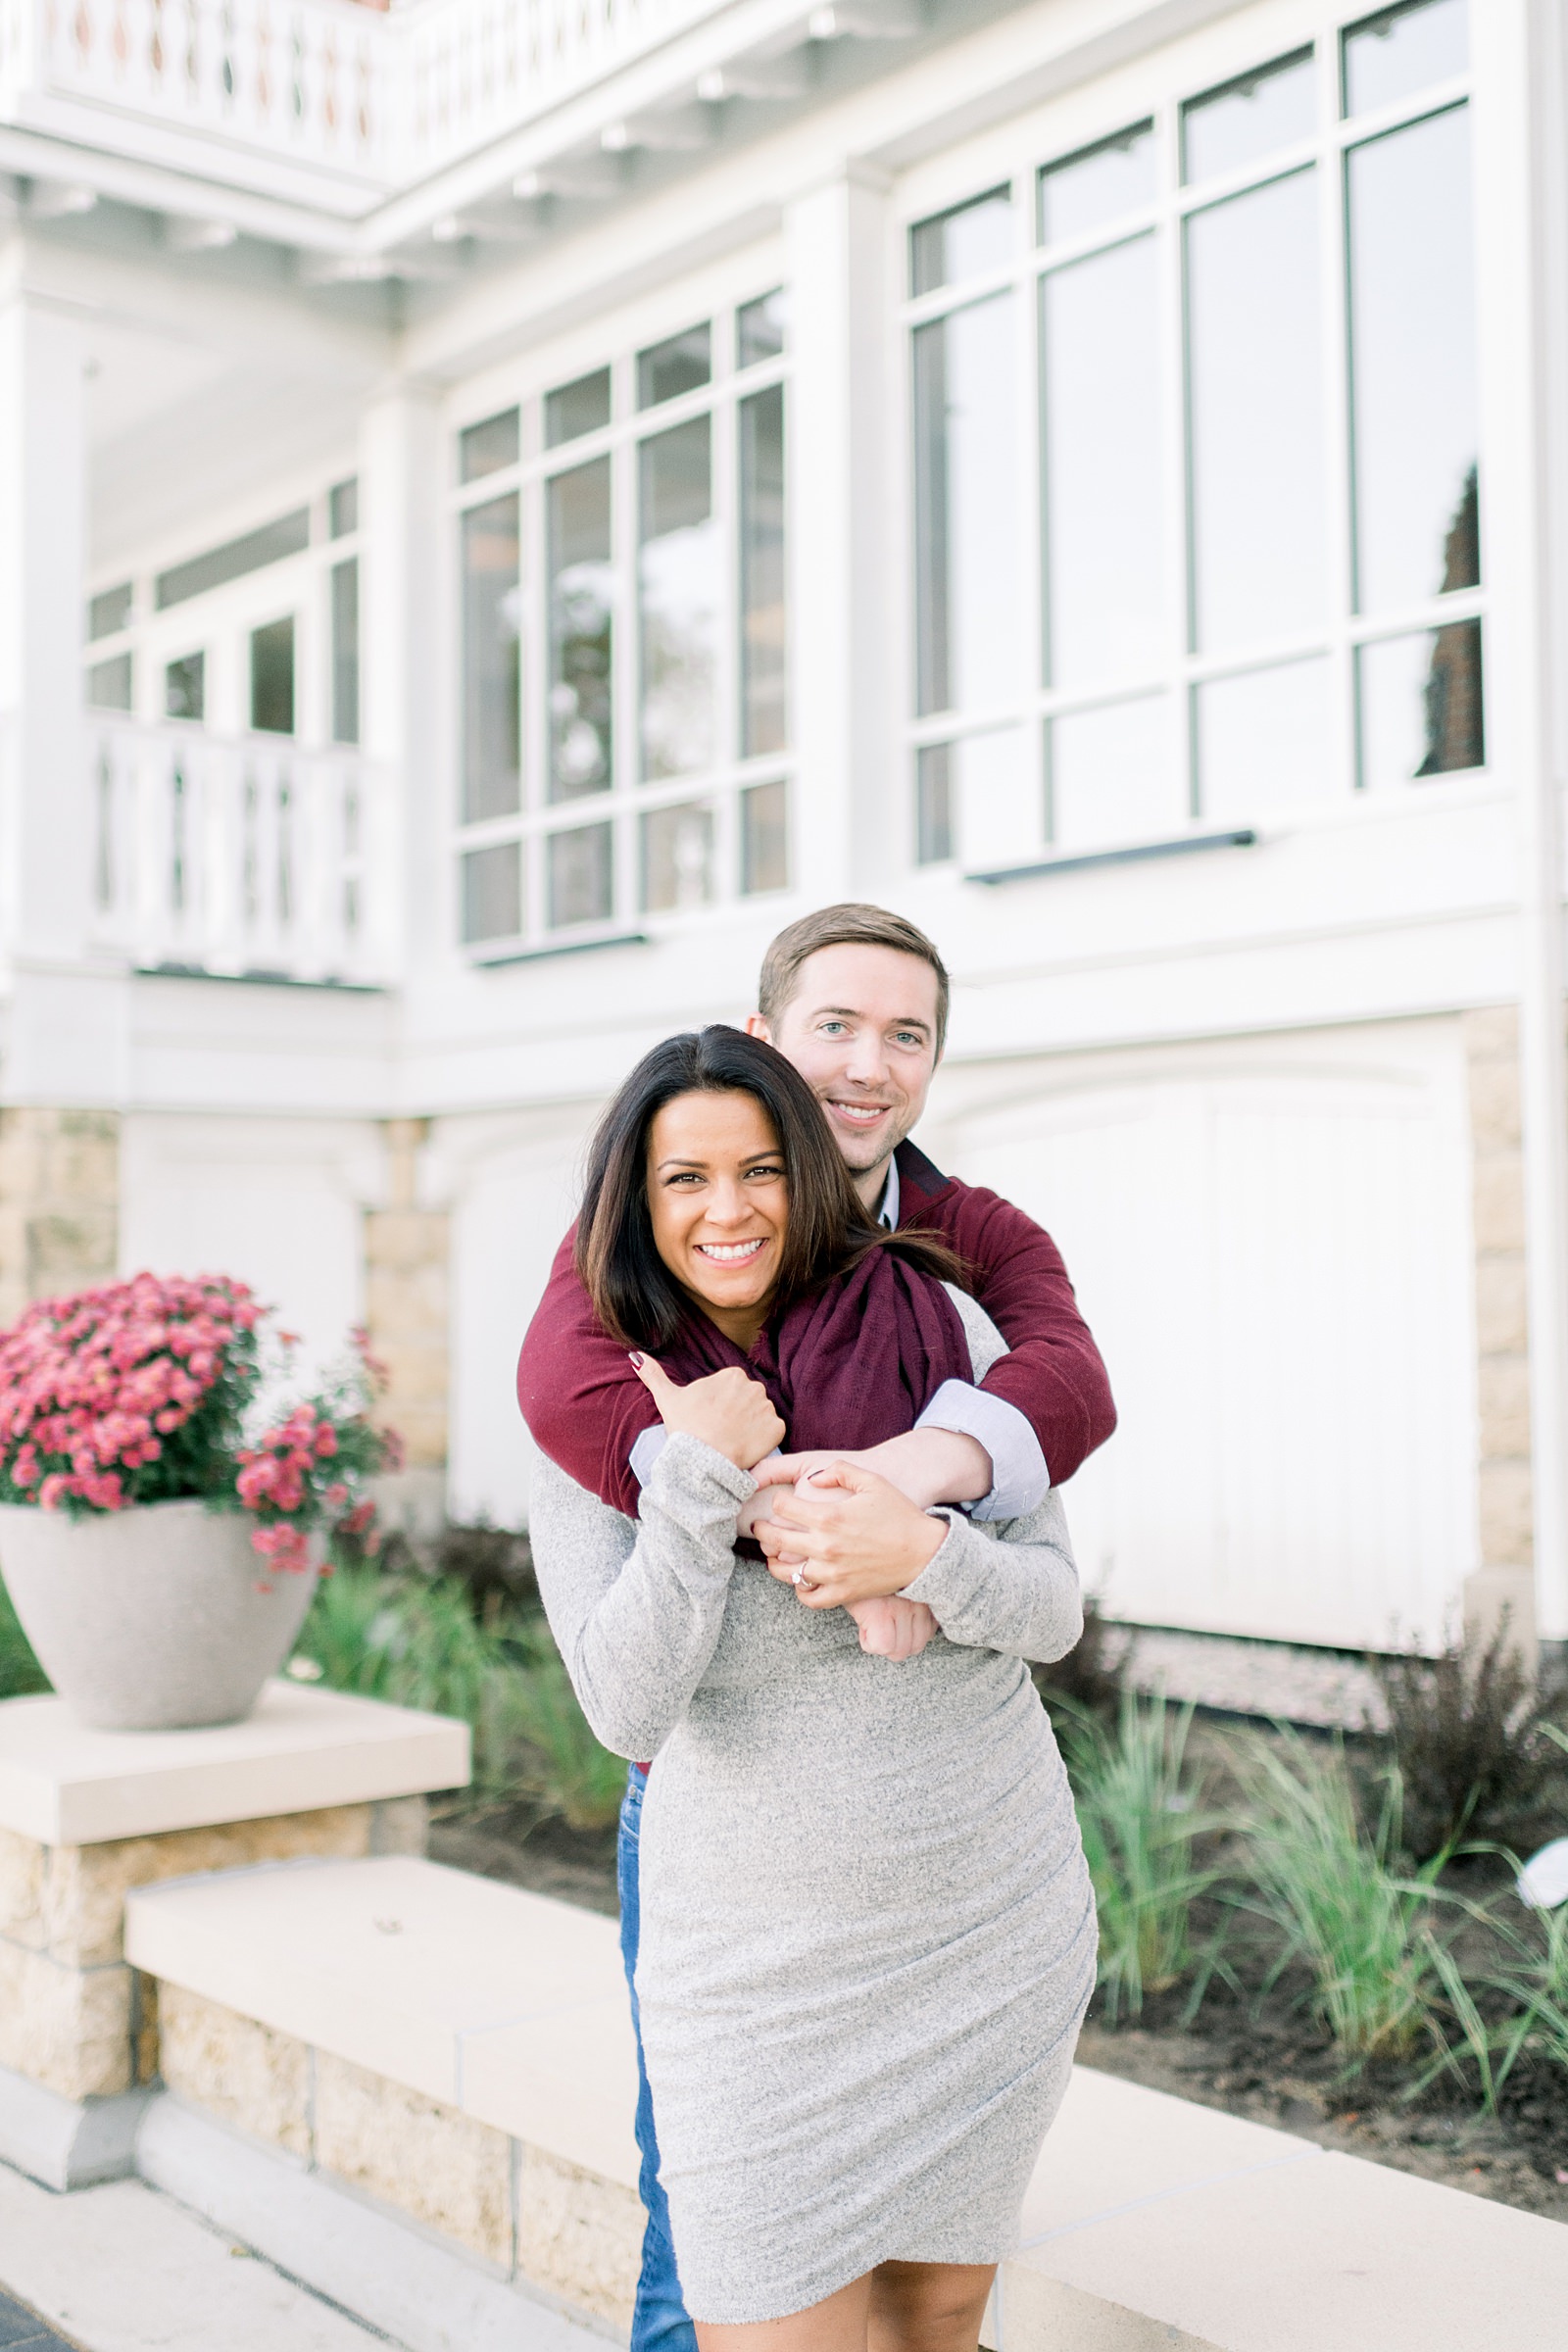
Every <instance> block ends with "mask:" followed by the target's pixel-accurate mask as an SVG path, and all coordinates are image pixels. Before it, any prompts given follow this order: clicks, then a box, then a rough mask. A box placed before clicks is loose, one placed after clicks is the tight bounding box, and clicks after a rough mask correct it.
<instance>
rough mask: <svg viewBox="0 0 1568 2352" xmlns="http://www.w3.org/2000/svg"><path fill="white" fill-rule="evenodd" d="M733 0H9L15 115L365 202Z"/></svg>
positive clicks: (10, 107) (158, 156) (348, 208)
mask: <svg viewBox="0 0 1568 2352" xmlns="http://www.w3.org/2000/svg"><path fill="white" fill-rule="evenodd" d="M733 5H734V0H417V5H416V6H414V7H412V8H409V9H405V10H400V11H399V12H398V13H396V14H394V15H391V16H382V15H378V14H376V13H374V12H373V11H371V10H368V9H366V8H360V7H355V6H353V5H352V4H351V0H0V120H7V121H10V122H12V123H17V124H20V125H22V126H24V127H27V128H32V129H36V130H40V131H46V132H53V133H55V134H56V135H57V136H60V137H63V138H70V139H71V140H72V141H73V143H74V144H75V145H76V146H77V147H78V148H80V147H82V146H86V147H88V148H93V149H98V150H108V151H110V152H112V153H114V154H117V155H122V156H129V157H132V158H135V159H137V160H139V161H141V162H143V163H151V164H160V165H166V166H167V165H175V166H177V167H178V168H180V169H181V170H194V171H196V172H199V173H200V174H201V175H202V176H203V177H204V178H206V179H208V180H210V181H218V182H221V183H222V184H224V185H229V186H234V185H237V186H242V187H246V188H249V189H251V190H254V191H256V192H258V193H263V194H269V195H271V196H274V197H286V198H289V199H291V200H293V201H295V202H305V203H308V204H311V205H313V206H316V207H319V208H320V209H322V210H324V211H326V212H328V213H335V214H337V215H339V216H340V217H342V218H344V219H350V220H351V219H354V218H357V217H360V216H362V215H364V214H365V213H367V212H368V211H370V210H372V209H373V207H374V206H375V205H376V203H377V202H379V201H380V200H382V199H384V198H385V197H386V196H388V195H389V194H391V193H393V192H394V191H399V190H406V189H409V188H411V187H414V186H417V184H418V183H419V182H420V181H421V180H423V179H425V178H427V177H428V176H429V175H430V174H431V173H432V172H438V171H440V170H441V169H442V168H443V167H444V166H446V165H448V164H451V163H453V162H455V161H457V160H458V159H460V158H462V157H464V156H466V155H467V154H470V153H472V152H474V151H475V150H477V149H479V148H481V147H482V146H484V145H485V144H487V143H488V142H489V141H491V140H493V139H495V138H497V137H499V136H501V135H502V134H504V133H505V132H507V131H510V130H515V129H516V128H518V127H519V126H521V125H522V124H524V123H528V122H530V121H531V120H533V119H534V118H535V117H537V116H538V115H540V114H541V113H543V112H544V111H545V110H546V109H548V108H550V107H553V106H556V105H558V104H560V103H561V101H563V100H564V99H567V98H570V97H572V96H574V95H576V94H577V93H578V92H580V91H582V90H584V89H587V88H589V87H590V86H591V85H592V84H593V83H595V82H596V81H598V80H600V79H602V78H603V77H604V76H606V75H607V74H609V73H612V72H613V71H616V70H618V69H620V68H622V67H624V66H627V65H629V64H632V63H635V62H636V61H637V60H638V59H640V58H642V57H644V56H645V55H647V53H648V52H649V51H651V50H652V49H654V48H656V47H657V46H658V45H659V44H660V43H661V42H662V41H664V40H667V39H668V38H670V37H671V36H672V35H673V34H676V33H679V32H682V31H684V30H686V29H687V28H688V27H690V26H691V25H697V24H700V23H701V22H702V21H703V20H704V19H706V18H710V17H713V16H717V15H720V14H723V13H725V12H726V9H731V10H732V9H733ZM802 13H803V14H804V9H803V10H802Z"/></svg>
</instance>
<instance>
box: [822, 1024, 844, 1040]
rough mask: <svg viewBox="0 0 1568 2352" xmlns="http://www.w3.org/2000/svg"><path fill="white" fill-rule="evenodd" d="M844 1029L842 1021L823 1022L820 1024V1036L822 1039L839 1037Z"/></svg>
mask: <svg viewBox="0 0 1568 2352" xmlns="http://www.w3.org/2000/svg"><path fill="white" fill-rule="evenodd" d="M844 1028H845V1023H844V1022H843V1021H824V1022H823V1023H822V1035H823V1036H824V1037H834V1036H839V1035H842V1034H843V1031H844Z"/></svg>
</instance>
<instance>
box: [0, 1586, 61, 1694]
mask: <svg viewBox="0 0 1568 2352" xmlns="http://www.w3.org/2000/svg"><path fill="white" fill-rule="evenodd" d="M48 1689H49V1678H48V1676H47V1675H46V1674H45V1673H44V1670H43V1668H42V1667H41V1666H40V1665H39V1663H38V1661H37V1659H36V1658H35V1657H34V1656H33V1654H32V1644H31V1642H29V1641H28V1640H27V1637H26V1635H25V1633H24V1632H23V1630H22V1628H21V1626H20V1625H19V1624H18V1623H17V1612H16V1610H15V1609H14V1608H13V1607H12V1605H11V1595H10V1593H8V1592H7V1591H6V1589H5V1586H4V1584H3V1583H0V1698H25V1697H27V1696H28V1695H29V1694H30V1693H31V1692H32V1691H47V1690H48Z"/></svg>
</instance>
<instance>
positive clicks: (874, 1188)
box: [517, 905, 1116, 2352]
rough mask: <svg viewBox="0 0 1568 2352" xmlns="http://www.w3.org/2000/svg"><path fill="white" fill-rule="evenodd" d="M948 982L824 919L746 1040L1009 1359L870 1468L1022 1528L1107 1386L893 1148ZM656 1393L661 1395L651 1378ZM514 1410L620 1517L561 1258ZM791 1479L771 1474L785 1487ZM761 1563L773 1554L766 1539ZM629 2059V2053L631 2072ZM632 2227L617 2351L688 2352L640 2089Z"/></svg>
mask: <svg viewBox="0 0 1568 2352" xmlns="http://www.w3.org/2000/svg"><path fill="white" fill-rule="evenodd" d="M948 994H949V990H948V975H947V971H946V968H945V966H944V965H943V962H942V958H941V956H939V955H938V953H937V951H936V949H935V947H934V946H933V945H932V943H931V941H930V940H928V939H927V938H926V936H925V934H924V933H923V932H921V931H919V930H917V929H916V928H915V926H914V925H913V924H912V923H908V922H906V921H905V920H904V919H903V917H902V916H900V915H896V914H890V913H888V912H887V911H886V910H885V909H883V908H882V907H868V906H853V905H852V906H839V907H823V908H822V909H821V910H820V911H819V912H817V913H814V914H809V915H805V916H803V917H802V918H801V920H800V921H799V922H796V923H791V924H790V925H789V927H788V928H787V929H786V930H784V931H781V932H780V933H779V935H778V937H777V939H775V940H774V942H773V944H772V946H771V947H770V948H769V949H768V951H767V954H766V956H764V958H763V960H762V970H761V976H760V984H759V990H758V996H759V1005H760V1009H759V1011H757V1012H756V1013H754V1014H753V1015H752V1016H751V1018H750V1020H749V1021H748V1022H747V1028H748V1029H749V1030H750V1031H751V1033H752V1034H753V1035H754V1036H756V1037H761V1038H765V1039H766V1040H767V1041H768V1043H769V1044H770V1045H772V1046H774V1047H776V1048H777V1050H778V1051H779V1052H780V1053H781V1054H785V1055H787V1056H788V1058H789V1059H790V1060H791V1061H792V1062H793V1063H794V1064H795V1067H796V1068H797V1069H798V1070H799V1071H800V1072H801V1074H802V1076H803V1077H804V1078H805V1079H806V1080H807V1081H808V1083H809V1086H810V1087H811V1090H812V1092H813V1093H814V1094H815V1096H816V1098H817V1101H818V1102H819V1103H821V1105H822V1110H823V1115H824V1116H825V1117H826V1119H827V1122H828V1125H829V1127H830V1128H831V1130H832V1132H833V1136H834V1140H835V1141H836V1143H837V1144H838V1147H839V1150H840V1151H841V1152H842V1153H843V1154H844V1158H845V1160H846V1162H847V1164H848V1166H849V1168H850V1170H851V1172H852V1174H853V1176H854V1179H855V1186H856V1190H857V1192H858V1194H859V1196H860V1199H861V1201H863V1202H864V1203H865V1206H866V1208H867V1209H868V1210H869V1211H870V1212H871V1214H872V1215H873V1216H875V1217H877V1218H878V1219H880V1221H881V1222H882V1223H884V1224H886V1225H888V1226H890V1227H897V1226H900V1225H920V1226H924V1227H926V1228H928V1229H930V1230H933V1231H935V1232H937V1233H940V1234H941V1235H942V1236H943V1238H944V1240H946V1241H947V1242H948V1244H949V1245H950V1247H951V1248H952V1249H953V1250H956V1253H957V1255H958V1256H959V1257H960V1258H962V1259H963V1260H964V1262H965V1263H966V1264H967V1265H968V1267H969V1268H970V1270H971V1277H972V1281H973V1288H974V1295H975V1297H976V1299H978V1300H979V1302H980V1304H981V1305H982V1306H983V1307H984V1308H985V1310H986V1312H987V1314H989V1315H990V1317H991V1319H992V1321H993V1322H994V1323H995V1324H996V1325H997V1327H998V1328H999V1330H1000V1331H1001V1332H1002V1335H1003V1337H1004V1339H1005V1340H1006V1342H1007V1344H1008V1347H1009V1348H1010V1350H1011V1352H1010V1353H1009V1354H1007V1355H1005V1356H1003V1357H1002V1358H1001V1359H1000V1361H999V1362H998V1363H996V1364H995V1365H994V1366H993V1367H992V1369H991V1371H990V1372H989V1373H988V1374H987V1376H986V1378H985V1380H984V1381H983V1382H982V1383H981V1384H980V1385H979V1386H978V1387H976V1386H973V1385H971V1384H970V1383H968V1382H963V1381H948V1382H947V1383H945V1385H944V1386H943V1388H942V1389H941V1390H940V1391H939V1392H938V1394H937V1396H936V1397H933V1399H932V1400H931V1402H930V1404H929V1405H928V1406H927V1407H926V1409H925V1411H924V1412H923V1413H922V1414H921V1416H920V1420H919V1423H918V1425H917V1426H916V1427H915V1428H914V1429H913V1430H912V1431H910V1432H909V1433H908V1435H907V1436H906V1437H903V1438H896V1439H894V1440H892V1441H891V1442H890V1443H889V1444H888V1445H886V1446H879V1447H878V1448H876V1449H875V1460H876V1466H877V1468H878V1469H879V1470H880V1471H881V1472H882V1473H883V1475H885V1476H887V1477H889V1478H891V1479H893V1481H894V1483H895V1484H896V1485H898V1486H900V1487H902V1488H903V1490H904V1492H905V1493H906V1494H907V1495H909V1496H910V1497H911V1499H913V1500H915V1501H917V1502H920V1503H922V1504H926V1505H928V1504H931V1503H936V1502H961V1503H966V1504H968V1505H969V1506H970V1507H971V1508H972V1510H973V1512H974V1515H975V1516H976V1517H989V1518H996V1519H1007V1518H1013V1517H1015V1516H1018V1515H1020V1514H1021V1513H1023V1512H1025V1511H1027V1510H1030V1509H1032V1508H1033V1507H1034V1505H1035V1504H1036V1503H1037V1502H1038V1501H1039V1500H1040V1499H1041V1496H1042V1495H1044V1494H1045V1492H1046V1489H1047V1487H1048V1485H1051V1484H1053V1483H1054V1484H1055V1485H1057V1486H1059V1485H1060V1484H1061V1483H1062V1481H1063V1480H1065V1479H1068V1478H1070V1477H1071V1476H1072V1474H1073V1472H1074V1471H1075V1470H1076V1469H1077V1468H1078V1465H1079V1463H1080V1462H1082V1461H1083V1460H1084V1459H1085V1458H1086V1456H1087V1455H1089V1454H1090V1453H1092V1452H1093V1451H1094V1449H1095V1447H1096V1446H1101V1445H1103V1443H1104V1441H1105V1439H1106V1438H1108V1437H1109V1436H1110V1433H1111V1431H1112V1430H1113V1429H1114V1428H1115V1425H1116V1415H1115V1408H1114V1406H1113V1405H1112V1403H1111V1398H1110V1388H1109V1384H1108V1382H1107V1380H1106V1377H1105V1368H1104V1366H1103V1363H1102V1362H1101V1359H1100V1353H1099V1350H1098V1349H1097V1348H1096V1347H1095V1343H1094V1341H1093V1339H1092V1338H1091V1337H1090V1334H1089V1329H1088V1326H1087V1325H1086V1324H1085V1322H1084V1320H1083V1318H1082V1316H1081V1315H1080V1314H1079V1312H1078V1309H1077V1305H1076V1303H1075V1301H1074V1299H1073V1293H1072V1285H1071V1283H1070V1282H1069V1281H1068V1279H1067V1271H1066V1268H1065V1266H1064V1265H1063V1264H1062V1261H1061V1258H1060V1255H1059V1254H1058V1252H1057V1250H1056V1248H1055V1245H1054V1242H1053V1241H1052V1240H1051V1237H1050V1236H1049V1234H1047V1233H1044V1232H1043V1231H1042V1230H1041V1228H1040V1227H1039V1226H1038V1225H1036V1224H1035V1223H1034V1221H1033V1219H1032V1218H1029V1217H1027V1216H1025V1215H1024V1213H1023V1211H1022V1210H1021V1209H1017V1208H1014V1207H1013V1206H1012V1205H1011V1203H1010V1202H1008V1201H1003V1200H1000V1199H999V1198H998V1196H997V1195H996V1194H995V1193H988V1192H985V1191H981V1190H978V1189H972V1188H971V1187H969V1186H967V1185H964V1184H961V1183H959V1182H958V1181H957V1180H956V1179H955V1178H951V1177H946V1176H944V1175H942V1174H941V1173H940V1171H939V1170H938V1169H936V1168H935V1167H933V1166H932V1164H931V1162H930V1160H929V1159H927V1158H926V1156H925V1154H924V1152H921V1151H919V1150H918V1149H917V1148H916V1147H915V1146H914V1145H913V1144H911V1143H910V1142H909V1141H908V1136H909V1133H910V1130H911V1129H912V1128H913V1127H914V1126H915V1125H916V1123H917V1122H918V1120H919V1118H920V1115H921V1113H922V1111H923V1110H924V1108H925V1103H926V1097H927V1095H928V1093H929V1091H930V1087H931V1080H932V1078H933V1076H934V1074H935V1071H936V1065H937V1063H938V1061H939V1060H940V1058H941V1055H942V1049H943V1045H944V1043H945V1040H946V1032H947V1021H948ZM653 1381H654V1385H655V1386H660V1385H662V1376H661V1375H660V1374H659V1373H658V1370H657V1368H653ZM517 1399H518V1402H519V1404H520V1405H521V1407H522V1412H523V1417H524V1419H525V1420H526V1421H527V1424H528V1427H529V1429H530V1430H531V1431H532V1433H533V1436H534V1439H535V1441H536V1442H537V1444H538V1445H539V1446H542V1447H543V1449H544V1451H545V1452H546V1453H548V1454H549V1455H550V1456H551V1457H552V1459H553V1460H555V1461H556V1462H558V1463H559V1464H560V1466H561V1467H562V1469H564V1471H566V1472H567V1474H568V1475H569V1476H570V1477H572V1478H574V1479H576V1480H577V1481H578V1483H579V1485H582V1486H585V1487H588V1488H590V1489H591V1490H592V1491H593V1492H594V1493H595V1494H597V1495H600V1496H601V1497H602V1498H603V1499H604V1500H605V1501H607V1502H611V1503H613V1504H614V1505H615V1507H616V1508H618V1509H624V1508H625V1507H626V1503H627V1500H628V1498H629V1495H628V1489H629V1487H634V1485H635V1483H636V1481H637V1480H638V1479H640V1478H641V1477H642V1476H643V1475H645V1474H646V1472H647V1470H648V1468H649V1466H650V1464H651V1462H652V1459H653V1455H654V1452H655V1450H657V1447H658V1446H659V1444H660V1443H661V1442H662V1423H661V1420H660V1415H659V1407H658V1405H657V1403H656V1402H655V1398H654V1396H653V1394H651V1392H650V1387H649V1386H648V1385H646V1384H645V1381H644V1380H643V1379H640V1378H639V1377H638V1374H637V1372H636V1371H635V1370H634V1368H633V1366H632V1364H631V1362H630V1360H629V1358H628V1356H627V1354H626V1350H625V1349H624V1348H622V1347H621V1346H620V1345H619V1344H618V1343H617V1342H616V1341H614V1340H612V1339H610V1338H608V1337H607V1336H606V1334H605V1333H604V1332H603V1331H602V1330H601V1329H600V1327H599V1325H598V1323H597V1322H596V1320H595V1318H594V1314H593V1310H592V1308H591V1307H590V1305H589V1302H588V1299H587V1295H586V1293H585V1292H584V1291H583V1289H582V1286H581V1284H580V1282H579V1281H578V1279H577V1275H576V1271H575V1269H574V1267H573V1264H572V1247H571V1236H570V1235H569V1234H568V1235H567V1237H566V1239H565V1241H564V1242H563V1244H562V1246H561V1250H560V1251H559V1253H558V1255H557V1258H556V1263H555V1266H554V1269H553V1270H552V1273H551V1278H550V1283H549V1286H548V1288H547V1289H546V1292H545V1295H544V1298H543V1299H542V1300H541V1302H540V1305H539V1309H538V1311H537V1313H536V1314H535V1316H534V1319H533V1321H532V1323H531V1324H530V1326H529V1329H528V1333H527V1337H526V1338H525V1340H524V1342H523V1347H522V1355H521V1359H520V1361H519V1363H518V1366H517ZM789 1468H790V1465H789V1463H788V1462H787V1461H786V1463H785V1464H784V1465H783V1469H784V1471H785V1473H786V1474H787V1473H788V1471H789ZM782 1491H783V1492H784V1493H786V1494H788V1495H789V1497H790V1499H789V1503H788V1505H787V1506H782V1507H787V1509H788V1515H789V1518H790V1522H791V1524H792V1525H794V1526H795V1527H797V1528H801V1527H807V1528H809V1526H810V1525H811V1523H812V1519H813V1515H820V1514H831V1513H832V1512H833V1510H834V1508H835V1501H834V1497H833V1496H832V1495H831V1494H830V1493H823V1494H821V1495H816V1496H813V1495H812V1494H811V1491H810V1490H808V1489H804V1488H803V1489H800V1490H795V1491H791V1490H789V1489H787V1488H786V1489H784V1490H782ZM762 1541H763V1544H764V1548H766V1549H767V1550H768V1551H769V1552H770V1553H771V1554H773V1555H774V1556H777V1553H778V1550H779V1547H780V1544H779V1538H778V1537H776V1536H774V1535H772V1534H771V1533H770V1534H769V1535H767V1536H764V1537H763V1538H762ZM646 1776H647V1767H646V1766H643V1765H633V1766H632V1768H631V1773H630V1776H629V1781H628V1789H627V1803H626V1810H625V1812H624V1814H623V1816H622V1840H621V1853H620V1892H621V1949H622V1952H623V1955H624V1957H625V1962H626V1977H627V1983H628V1985H630V1986H631V1993H632V2014H633V2018H634V2020H635V2018H636V2010H637V1995H636V1985H635V1982H634V1977H635V1969H636V1959H637V1930H638V1902H637V1825H638V1822H639V1820H640V1814H641V1801H642V1790H643V1787H644V1786H645V1785H646ZM640 2058H641V2049H640V2046H639V2061H640ZM637 2139H638V2145H639V2147H640V2148H641V2150H642V2157H643V2164H642V2195H643V2203H644V2205H645V2206H646V2208H647V2211H648V2224H647V2230H646V2234H645V2238H644V2244H643V2267H642V2277H641V2279H640V2280H639V2284H638V2291H637V2305H636V2312H635V2316H634V2319H633V2323H632V2352H696V2339H695V2334H694V2331H693V2329H692V2326H691V2322H690V2320H689V2319H688V2318H687V2316H686V2312H685V2307H684V2305H683V2303H682V2301H681V2297H680V2286H679V2281H678V2279H677V2278H676V2274H675V2262H674V2255H673V2252H672V2251H671V2248H670V2243H669V2227H668V2211H667V2207H666V2205H665V2203H664V2197H663V2191H662V2188H661V2186H660V2183H659V2151H658V2143H657V2138H656V2133H655V2124H654V2115H653V2103H652V2099H651V2096H650V2094H649V2089H648V2082H647V2079H646V2076H645V2077H644V2078H643V2080H642V2084H641V2093H640V2097H639V2101H638V2109H637Z"/></svg>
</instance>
